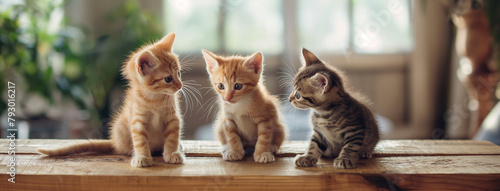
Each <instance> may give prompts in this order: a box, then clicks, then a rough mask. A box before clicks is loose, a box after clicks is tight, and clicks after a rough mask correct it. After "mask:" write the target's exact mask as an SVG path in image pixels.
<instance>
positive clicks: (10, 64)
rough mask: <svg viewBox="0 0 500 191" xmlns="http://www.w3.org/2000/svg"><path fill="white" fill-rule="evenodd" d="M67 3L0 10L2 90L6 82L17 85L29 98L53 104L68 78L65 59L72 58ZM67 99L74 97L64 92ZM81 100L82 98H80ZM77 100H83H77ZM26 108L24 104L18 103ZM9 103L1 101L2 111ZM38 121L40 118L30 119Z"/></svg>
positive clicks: (44, 1)
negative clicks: (38, 97)
mask: <svg viewBox="0 0 500 191" xmlns="http://www.w3.org/2000/svg"><path fill="white" fill-rule="evenodd" d="M63 5H64V2H63V1H51V0H39V1H36V0H28V1H25V2H24V3H20V4H10V5H5V6H3V7H2V8H1V9H0V71H1V72H0V89H1V90H5V86H6V84H7V82H6V81H8V80H10V81H14V82H15V83H16V84H17V85H18V87H22V89H24V90H25V91H26V92H25V93H26V94H33V93H35V94H39V95H41V96H42V97H43V98H44V99H46V100H47V101H48V102H49V103H53V102H54V92H57V91H58V90H60V84H59V83H58V82H59V79H60V78H62V77H64V73H63V72H62V71H61V70H60V69H61V68H64V64H65V62H64V59H65V58H68V57H72V56H74V55H71V53H68V51H67V50H66V49H65V48H66V47H68V46H67V45H68V44H67V43H68V41H69V40H71V36H67V35H65V32H67V31H66V30H69V29H68V28H65V24H64V20H63V19H62V18H63V10H62V7H63ZM61 92H62V93H63V96H64V97H68V96H69V97H72V98H73V96H72V95H71V94H68V93H67V92H65V91H61ZM77 98H80V97H79V96H77ZM73 99H74V100H80V99H75V98H73ZM17 102H18V105H19V106H20V107H26V105H24V104H25V102H23V100H17ZM4 110H5V100H3V99H0V111H2V112H3V111H4ZM27 115H28V117H30V118H36V117H40V116H43V114H36V115H37V116H30V115H29V114H27Z"/></svg>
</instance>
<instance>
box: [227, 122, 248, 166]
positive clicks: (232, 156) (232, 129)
mask: <svg viewBox="0 0 500 191" xmlns="http://www.w3.org/2000/svg"><path fill="white" fill-rule="evenodd" d="M221 125H222V128H221V130H222V131H223V134H224V135H225V141H226V143H227V144H224V145H222V147H223V148H222V159H224V160H227V161H236V160H241V159H243V157H244V156H245V150H244V149H243V143H242V142H241V138H240V136H239V135H238V130H237V127H236V124H235V123H234V121H233V120H230V119H226V120H224V122H222V124H221Z"/></svg>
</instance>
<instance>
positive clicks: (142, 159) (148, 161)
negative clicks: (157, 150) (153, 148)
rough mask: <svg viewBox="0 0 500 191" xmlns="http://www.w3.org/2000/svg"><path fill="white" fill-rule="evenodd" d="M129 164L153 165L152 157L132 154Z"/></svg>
mask: <svg viewBox="0 0 500 191" xmlns="http://www.w3.org/2000/svg"><path fill="white" fill-rule="evenodd" d="M130 165H132V166H133V167H148V166H153V157H146V156H133V157H132V160H130Z"/></svg>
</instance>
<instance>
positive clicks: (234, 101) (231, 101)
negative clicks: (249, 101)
mask: <svg viewBox="0 0 500 191" xmlns="http://www.w3.org/2000/svg"><path fill="white" fill-rule="evenodd" d="M224 102H226V103H229V104H234V103H236V100H224Z"/></svg>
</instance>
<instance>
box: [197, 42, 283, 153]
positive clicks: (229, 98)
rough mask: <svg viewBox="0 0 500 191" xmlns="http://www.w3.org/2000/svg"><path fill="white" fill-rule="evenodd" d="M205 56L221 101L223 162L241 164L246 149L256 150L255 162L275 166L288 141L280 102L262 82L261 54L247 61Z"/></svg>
mask: <svg viewBox="0 0 500 191" xmlns="http://www.w3.org/2000/svg"><path fill="white" fill-rule="evenodd" d="M202 53H203V57H204V58H205V62H206V64H207V71H208V73H209V74H210V80H211V82H212V84H213V86H214V89H215V91H216V92H217V93H218V94H219V95H220V100H221V101H220V105H221V107H220V108H221V110H220V111H219V113H218V115H217V120H216V122H215V133H216V135H217V138H218V139H219V141H220V142H221V144H222V147H223V148H222V158H223V159H224V160H228V161H236V160H241V159H243V156H244V155H245V148H251V147H255V151H254V154H253V156H254V160H255V162H260V163H269V162H273V161H274V160H275V159H274V155H273V153H275V152H277V151H278V150H279V148H280V146H281V144H282V143H283V140H284V139H285V126H284V125H283V123H282V122H281V116H280V113H279V100H278V99H277V98H276V97H274V96H273V95H271V94H270V93H269V92H268V91H267V89H266V88H265V86H264V83H263V81H262V80H261V75H262V69H263V64H262V63H263V56H262V53H261V52H256V53H254V54H252V55H251V56H248V57H240V56H230V57H222V56H218V55H215V54H214V53H211V52H209V51H207V50H203V51H202Z"/></svg>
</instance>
